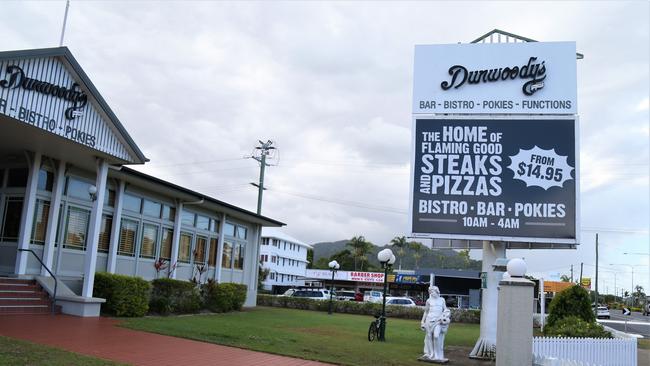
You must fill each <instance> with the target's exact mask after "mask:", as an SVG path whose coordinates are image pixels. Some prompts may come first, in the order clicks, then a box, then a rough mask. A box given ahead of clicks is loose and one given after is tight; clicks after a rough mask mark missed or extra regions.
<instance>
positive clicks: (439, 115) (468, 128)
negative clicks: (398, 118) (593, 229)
mask: <svg viewBox="0 0 650 366" xmlns="http://www.w3.org/2000/svg"><path fill="white" fill-rule="evenodd" d="M530 45H531V44H530V43H528V44H521V43H520V44H509V45H503V44H497V45H485V44H481V45H458V46H459V47H461V48H462V52H460V53H458V52H456V53H454V52H450V53H451V55H452V56H450V55H449V54H444V55H440V58H441V59H444V60H448V62H449V63H451V65H446V67H444V66H445V65H443V64H441V63H440V61H437V62H436V63H432V64H430V63H429V61H431V60H432V58H435V53H431V52H427V53H426V57H419V56H421V55H422V53H418V49H417V47H416V58H415V77H414V79H415V81H414V85H415V91H414V110H413V113H414V116H413V146H412V149H413V155H412V158H413V161H412V176H411V181H412V185H411V211H410V216H411V219H410V222H411V232H412V233H413V236H415V237H433V238H448V239H470V240H471V239H476V240H503V241H517V242H547V243H560V244H576V243H577V239H578V236H577V221H578V207H577V197H578V184H577V178H578V174H577V173H578V153H577V149H576V143H575V141H576V137H577V131H578V119H577V116H575V115H574V114H573V113H574V112H575V108H576V100H575V93H576V92H575V89H576V80H575V44H573V43H571V45H572V46H567V42H561V43H554V44H550V46H549V44H539V43H538V44H536V45H538V46H539V45H541V47H538V48H537V52H536V51H535V49H536V48H535V47H532V48H531V47H530ZM532 45H535V44H532ZM472 46H474V47H472ZM489 46H498V47H495V48H494V49H490V48H489ZM503 46H509V47H503ZM554 46H556V47H554ZM423 47H429V46H423ZM431 47H434V48H435V49H437V50H438V51H439V52H442V53H447V51H449V50H453V49H454V48H453V47H454V46H451V45H450V46H441V47H435V46H431ZM517 47H521V48H522V49H523V50H524V51H525V52H524V51H522V50H516V48H517ZM472 49H473V50H474V52H472ZM566 52H572V53H571V57H567V56H566V55H564V54H565V53H566ZM454 54H458V55H461V56H463V58H457V59H456V58H454V57H453V55H454ZM522 54H527V55H530V57H529V59H528V61H530V62H529V63H527V64H526V65H524V66H522V67H516V66H515V67H505V68H503V67H502V66H500V65H503V64H504V62H506V61H508V59H507V56H512V57H514V58H516V59H518V58H519V56H520V55H522ZM491 55H493V56H494V57H490V56H491ZM450 58H451V59H450ZM504 58H505V59H504ZM533 59H535V60H533ZM551 60H552V61H553V62H549V61H551ZM510 61H512V60H510ZM533 62H536V63H533ZM463 63H465V64H469V63H471V64H472V69H473V70H479V71H469V68H467V67H461V66H459V65H461V64H463ZM427 65H428V66H429V67H428V68H427ZM506 65H507V64H506ZM522 68H525V69H522ZM425 70H426V72H425ZM459 70H460V71H459ZM481 70H487V71H485V72H483V71H481ZM419 72H422V73H424V80H427V81H428V82H429V83H430V89H436V88H437V89H438V90H436V91H431V92H429V94H430V96H429V97H428V100H429V101H430V102H431V101H434V98H437V100H435V105H436V108H437V109H436V111H435V112H434V113H426V114H425V113H422V109H421V108H420V103H419V99H421V98H422V93H421V92H422V90H424V87H423V85H422V80H421V78H420V76H421V75H420V74H419ZM515 74H516V75H515ZM495 75H500V76H499V77H498V78H497V76H495ZM567 78H568V79H567ZM490 79H495V80H493V81H490ZM496 79H498V80H496ZM469 80H473V81H476V82H474V83H469ZM484 80H485V81H484ZM515 84H517V85H515ZM464 87H466V88H467V89H466V90H467V92H466V93H465V92H462V89H463V88H464ZM556 88H557V89H558V90H556ZM450 89H456V90H455V91H454V92H455V94H454V97H453V98H454V99H455V100H456V101H462V102H463V103H462V104H464V105H465V106H466V107H467V106H468V103H465V102H470V101H473V105H474V107H473V108H477V107H476V105H478V104H481V105H485V106H486V108H483V107H480V108H479V109H480V112H479V111H478V110H476V109H472V111H471V112H469V111H468V110H467V108H465V109H461V111H460V112H459V111H458V110H456V111H455V112H452V111H451V110H450V109H449V108H447V107H449V105H450V104H449V103H447V102H446V101H445V100H444V98H445V97H444V95H445V94H444V93H445V92H446V91H448V90H450ZM542 89H544V92H543V93H542ZM433 95H435V96H433ZM540 96H541V97H542V98H543V99H540V98H539V97H540ZM494 98H497V99H499V100H500V101H501V102H502V103H500V104H498V105H499V106H501V107H499V106H496V107H494V108H487V107H489V106H490V105H491V104H490V103H489V101H492V100H495V99H494ZM533 98H536V99H533ZM540 100H548V101H558V103H560V102H561V103H560V104H562V106H560V107H558V106H556V103H554V102H549V104H548V107H544V111H543V112H544V113H541V111H540V110H534V111H528V113H529V114H522V112H523V111H524V110H525V108H527V107H526V106H527V105H532V104H531V103H532V102H533V101H537V102H539V101H540ZM486 101H488V103H484V102H486ZM562 101H563V102H562ZM505 104H507V105H510V104H512V108H511V109H509V110H510V112H505V111H504V109H503V108H502V107H503V105H505ZM468 113H471V114H468ZM427 114H429V115H427Z"/></svg>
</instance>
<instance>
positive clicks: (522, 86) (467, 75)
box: [413, 42, 577, 114]
mask: <svg viewBox="0 0 650 366" xmlns="http://www.w3.org/2000/svg"><path fill="white" fill-rule="evenodd" d="M576 90H577V81H576V47H575V42H528V43H498V44H494V43H490V44H486V43H478V44H454V45H421V46H416V47H415V65H414V83H413V113H414V114H432V113H436V114H437V113H472V114H494V113H497V114H503V113H507V114H522V113H523V114H528V113H543V114H575V113H576V111H577V98H576V95H577V92H576Z"/></svg>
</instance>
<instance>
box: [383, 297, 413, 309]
mask: <svg viewBox="0 0 650 366" xmlns="http://www.w3.org/2000/svg"><path fill="white" fill-rule="evenodd" d="M386 305H397V306H407V307H414V306H417V305H415V301H413V300H411V299H409V298H408V297H389V296H386Z"/></svg>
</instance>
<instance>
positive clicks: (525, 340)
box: [496, 276, 535, 366]
mask: <svg viewBox="0 0 650 366" xmlns="http://www.w3.org/2000/svg"><path fill="white" fill-rule="evenodd" d="M534 287H535V284H534V283H533V282H531V281H528V280H527V279H525V278H523V277H514V276H513V277H511V278H509V279H507V280H503V281H501V282H499V290H498V291H499V301H498V305H499V306H498V308H499V309H498V315H497V320H498V324H499V327H498V329H497V344H498V345H499V350H498V352H497V362H496V365H497V366H510V365H531V364H532V363H533V355H532V352H531V350H532V349H533V311H532V309H533V297H534V295H533V291H534Z"/></svg>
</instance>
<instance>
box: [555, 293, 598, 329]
mask: <svg viewBox="0 0 650 366" xmlns="http://www.w3.org/2000/svg"><path fill="white" fill-rule="evenodd" d="M570 316H576V317H578V318H580V319H582V320H584V321H585V322H587V323H593V322H595V321H596V316H595V315H594V311H593V310H592V308H591V299H590V297H589V292H587V290H585V289H584V288H582V287H580V286H578V285H575V286H572V287H569V288H568V289H566V290H564V291H562V292H560V293H558V294H557V295H556V296H555V298H554V299H553V301H551V305H550V306H549V316H548V323H547V324H548V325H549V326H553V325H554V324H555V323H556V322H558V321H559V320H561V319H564V318H566V317H570Z"/></svg>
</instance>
